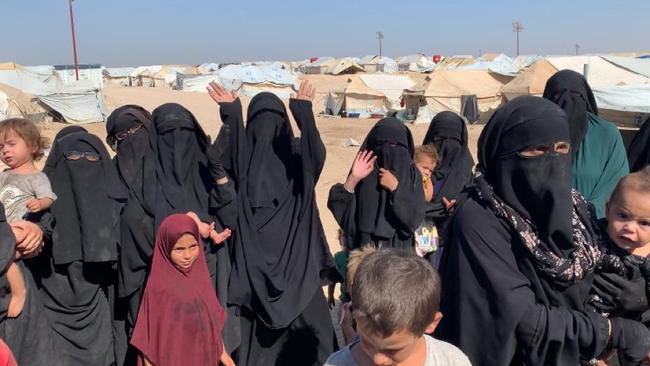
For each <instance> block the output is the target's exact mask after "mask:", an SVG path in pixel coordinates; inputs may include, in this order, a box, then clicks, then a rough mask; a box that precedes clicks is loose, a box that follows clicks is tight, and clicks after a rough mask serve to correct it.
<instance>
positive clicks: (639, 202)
mask: <svg viewBox="0 0 650 366" xmlns="http://www.w3.org/2000/svg"><path fill="white" fill-rule="evenodd" d="M607 221H608V224H607V235H609V237H610V239H612V241H614V243H616V245H618V246H619V247H621V248H623V249H625V250H627V251H628V252H630V253H632V252H634V251H635V250H638V249H640V248H643V247H644V246H646V245H649V244H650V195H647V194H643V193H640V192H637V191H636V190H633V189H623V190H622V191H621V192H620V193H619V194H618V197H617V198H616V199H615V200H613V201H610V202H609V203H607Z"/></svg>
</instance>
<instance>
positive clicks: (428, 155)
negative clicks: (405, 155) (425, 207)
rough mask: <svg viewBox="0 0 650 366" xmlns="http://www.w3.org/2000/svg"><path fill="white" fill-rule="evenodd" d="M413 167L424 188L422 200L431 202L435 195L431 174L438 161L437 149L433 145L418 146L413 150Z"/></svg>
mask: <svg viewBox="0 0 650 366" xmlns="http://www.w3.org/2000/svg"><path fill="white" fill-rule="evenodd" d="M413 160H414V161H415V166H416V167H417V168H418V170H419V171H420V173H421V174H422V185H423V186H424V200H425V201H426V202H431V200H433V197H434V195H435V191H434V190H435V185H434V184H433V179H432V178H433V172H434V170H435V169H436V166H437V165H438V161H439V160H440V158H439V156H438V149H436V147H435V145H433V144H427V145H420V146H418V147H416V148H415V154H414V156H413Z"/></svg>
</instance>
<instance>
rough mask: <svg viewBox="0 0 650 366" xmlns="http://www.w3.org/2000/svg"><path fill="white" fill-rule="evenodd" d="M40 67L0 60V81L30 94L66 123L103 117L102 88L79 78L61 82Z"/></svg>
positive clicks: (83, 121)
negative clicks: (30, 67) (0, 61)
mask: <svg viewBox="0 0 650 366" xmlns="http://www.w3.org/2000/svg"><path fill="white" fill-rule="evenodd" d="M32 70H34V69H32ZM43 70H45V69H44V68H42V67H39V69H38V70H37V71H38V72H34V71H30V70H29V69H28V68H25V67H23V66H20V65H18V64H15V63H5V64H0V84H4V85H7V86H9V87H12V88H14V89H17V90H19V91H21V92H22V93H25V94H31V95H33V96H34V97H35V98H36V99H37V100H38V102H39V103H40V106H41V107H43V108H44V109H45V110H47V111H48V112H49V113H50V114H51V115H52V116H54V117H55V118H56V119H60V120H63V121H65V122H68V123H89V122H103V121H105V120H106V116H107V113H106V109H105V108H104V104H103V98H102V95H101V90H100V89H99V88H97V87H96V86H94V85H93V83H92V82H91V81H89V80H80V81H78V82H76V81H75V82H71V83H70V84H65V85H64V84H63V82H62V81H61V79H60V77H59V76H58V74H57V73H56V72H54V71H53V72H52V74H50V75H47V74H45V73H44V72H43ZM52 70H53V68H52ZM5 94H7V93H6V92H5Z"/></svg>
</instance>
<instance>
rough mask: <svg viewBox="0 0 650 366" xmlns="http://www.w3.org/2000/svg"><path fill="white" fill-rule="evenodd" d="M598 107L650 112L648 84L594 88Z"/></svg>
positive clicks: (649, 89) (649, 86)
mask: <svg viewBox="0 0 650 366" xmlns="http://www.w3.org/2000/svg"><path fill="white" fill-rule="evenodd" d="M593 91H594V96H595V97H596V104H598V109H611V110H616V111H625V112H642V113H650V84H640V85H623V86H613V87H609V88H594V89H593Z"/></svg>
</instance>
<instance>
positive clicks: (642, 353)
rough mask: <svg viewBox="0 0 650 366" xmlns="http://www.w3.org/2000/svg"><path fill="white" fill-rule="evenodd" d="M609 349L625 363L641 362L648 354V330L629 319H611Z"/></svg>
mask: <svg viewBox="0 0 650 366" xmlns="http://www.w3.org/2000/svg"><path fill="white" fill-rule="evenodd" d="M610 321H611V324H612V329H611V331H612V336H611V338H610V339H611V341H610V344H611V347H612V349H617V350H618V353H619V355H620V356H622V357H623V359H625V360H626V361H630V362H639V363H640V362H641V361H643V360H644V359H645V358H646V357H648V352H650V330H648V328H646V327H645V326H644V325H643V324H641V323H639V322H636V321H634V320H630V319H624V318H611V319H610Z"/></svg>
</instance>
